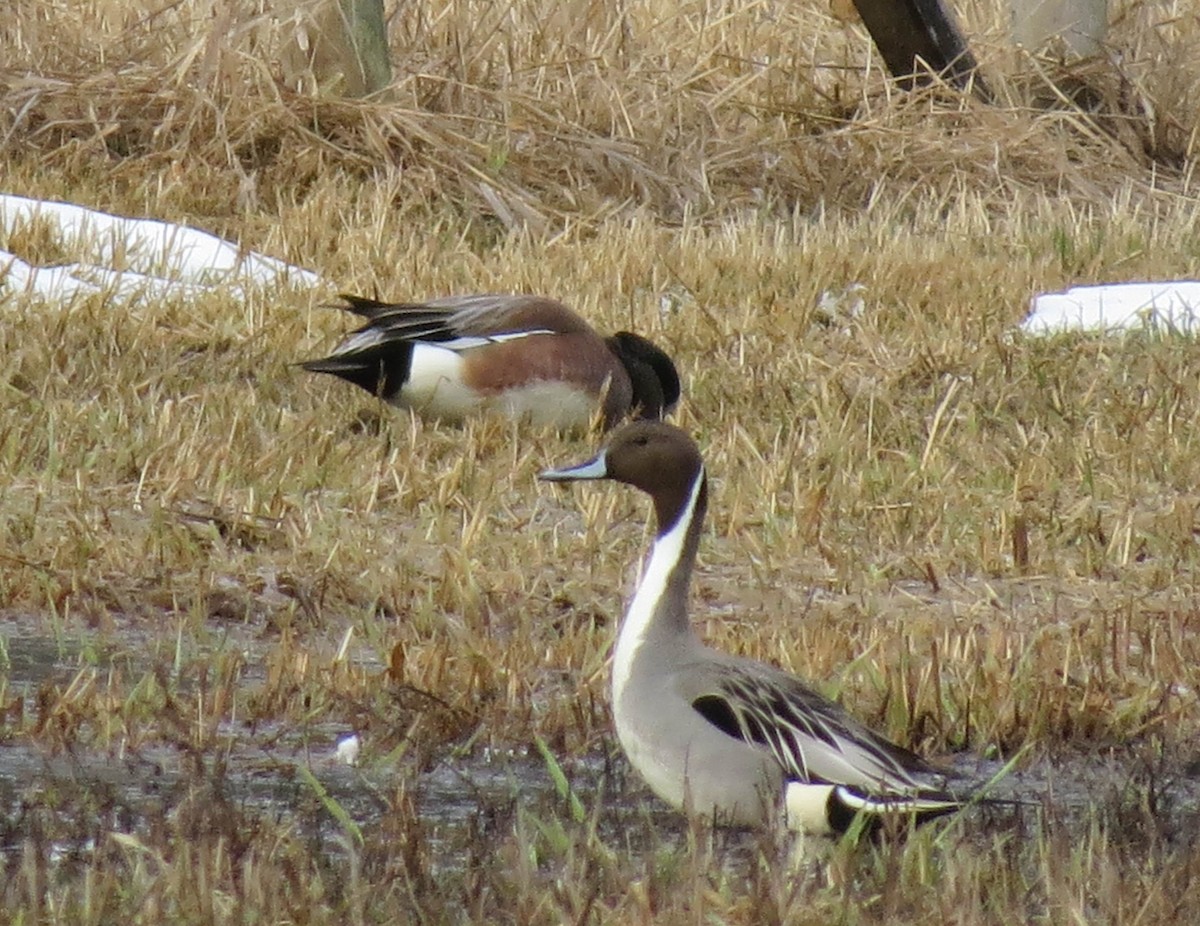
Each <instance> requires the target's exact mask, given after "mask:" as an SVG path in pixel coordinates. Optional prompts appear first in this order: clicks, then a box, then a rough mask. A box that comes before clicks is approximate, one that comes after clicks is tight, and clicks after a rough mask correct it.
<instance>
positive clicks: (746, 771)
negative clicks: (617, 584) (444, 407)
mask: <svg viewBox="0 0 1200 926" xmlns="http://www.w3.org/2000/svg"><path fill="white" fill-rule="evenodd" d="M540 478H541V479H545V480H549V481H553V482H562V481H568V480H581V479H613V480H616V481H617V482H623V483H626V484H627V485H631V486H633V487H634V488H637V489H641V490H642V491H643V492H645V493H647V494H648V495H649V496H650V498H651V500H652V501H653V503H654V512H655V516H656V520H657V537H656V539H655V541H654V547H653V549H652V550H651V552H650V558H649V560H648V562H647V563H646V566H645V570H644V572H643V575H642V579H641V583H640V584H639V585H638V589H637V592H636V593H635V594H634V596H633V601H632V602H631V603H630V605H629V610H628V611H627V612H626V614H625V619H624V621H623V622H622V624H621V629H620V632H619V634H618V636H617V644H616V649H615V651H614V653H613V666H612V704H613V716H614V720H615V722H616V728H617V738H618V739H619V740H620V742H621V746H622V748H623V749H624V750H625V753H626V755H628V756H629V761H630V762H631V763H632V764H633V767H634V768H635V769H637V771H638V772H639V773H640V774H641V775H642V777H643V778H645V779H646V781H647V783H648V784H649V785H650V787H651V789H652V790H653V791H654V792H655V793H656V794H657V795H658V796H659V797H661V798H662V799H663V800H665V801H666V802H667V803H669V804H671V805H672V806H674V807H676V808H681V809H687V810H690V811H691V812H693V813H695V814H699V815H701V816H704V817H709V818H710V819H716V820H717V821H718V822H721V823H724V824H728V825H735V826H758V825H763V824H766V823H769V822H771V821H776V820H782V822H783V823H785V824H786V826H787V827H788V828H789V829H793V830H800V831H803V832H806V833H809V834H822V835H832V834H836V833H840V832H843V831H845V829H846V828H847V827H848V826H849V825H850V823H851V821H852V820H854V818H855V817H856V816H858V815H859V814H862V815H865V816H866V817H867V822H868V823H876V824H877V823H878V822H879V821H881V820H883V819H884V818H887V817H915V818H916V819H917V820H924V819H928V818H932V817H937V816H940V815H942V814H946V813H950V812H952V811H954V810H957V809H959V808H960V807H961V806H963V804H964V803H966V802H967V801H969V800H971V799H972V795H971V794H970V793H956V792H953V791H950V790H948V789H947V780H946V777H945V776H944V775H941V774H939V773H937V772H936V771H935V770H934V768H933V767H932V766H930V765H929V764H928V763H927V762H926V761H925V760H924V759H922V758H921V757H920V756H918V755H916V754H915V753H912V752H910V751H909V750H907V749H904V748H903V747H901V746H898V745H896V744H894V743H891V742H889V741H888V740H886V739H884V738H883V737H881V736H880V735H879V734H877V733H874V732H873V731H871V730H869V729H867V728H866V727H864V726H862V725H861V724H859V723H858V722H856V721H855V720H854V719H853V718H852V717H851V716H850V715H849V714H848V713H846V711H845V710H844V709H843V708H841V707H840V706H838V705H837V704H835V703H833V702H832V701H830V700H829V699H827V698H825V697H823V696H822V695H820V694H819V693H818V692H816V691H814V690H813V689H812V688H810V687H809V686H808V685H807V684H805V683H804V682H802V681H801V680H800V679H798V678H796V677H795V676H793V675H789V674H788V673H786V672H783V671H782V670H780V669H777V668H775V667H773V666H770V665H767V664H765V663H761V662H756V661H754V660H751V659H746V658H743V657H740V656H731V655H728V654H726V653H721V652H718V651H717V650H714V649H711V648H709V647H707V646H705V645H704V644H703V643H702V642H701V641H700V640H699V639H698V638H697V636H696V634H695V633H694V632H693V631H692V627H691V624H690V622H689V620H688V611H687V595H688V585H689V583H690V581H691V575H692V567H693V565H694V563H695V560H696V549H697V547H698V545H699V543H700V530H701V527H702V525H703V522H704V513H705V508H706V506H707V500H708V488H707V485H708V484H707V480H706V477H705V474H704V463H703V461H702V460H701V457H700V451H699V450H698V449H697V447H696V444H695V443H694V442H693V441H692V439H691V438H690V437H688V436H687V435H686V434H685V433H684V432H683V431H681V430H680V429H679V428H676V427H673V426H671V425H669V424H664V423H661V422H633V423H630V424H627V425H625V426H624V427H622V428H621V429H620V430H618V431H616V432H615V433H614V434H613V435H612V437H611V439H610V440H609V441H608V444H607V446H605V447H604V449H603V450H601V451H600V453H599V455H598V456H596V457H595V458H594V459H592V460H589V461H588V462H586V463H581V464H579V465H578V466H573V467H569V468H566V469H552V470H548V471H546V472H544V473H542V474H541V476H540Z"/></svg>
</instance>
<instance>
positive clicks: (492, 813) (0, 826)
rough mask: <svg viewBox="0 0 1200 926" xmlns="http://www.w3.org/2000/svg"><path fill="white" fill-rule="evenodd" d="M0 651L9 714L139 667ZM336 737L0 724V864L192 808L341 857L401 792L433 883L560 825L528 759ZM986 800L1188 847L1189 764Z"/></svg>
mask: <svg viewBox="0 0 1200 926" xmlns="http://www.w3.org/2000/svg"><path fill="white" fill-rule="evenodd" d="M29 623H30V624H33V625H34V626H38V625H37V624H36V623H34V622H29ZM0 639H2V640H3V641H4V644H5V646H4V650H3V652H2V653H0V679H4V680H5V682H6V685H7V691H6V697H7V702H8V705H9V711H10V713H11V712H12V710H13V708H14V706H15V705H16V703H17V701H18V699H23V700H24V708H25V710H26V712H30V711H32V710H33V709H34V699H35V698H36V694H37V692H38V690H39V688H40V687H41V686H43V685H44V684H45V683H48V682H49V683H54V684H56V685H58V686H59V687H65V686H66V685H68V684H69V683H70V681H71V679H73V678H74V677H75V676H76V674H77V673H78V672H79V667H80V665H81V659H82V660H83V662H84V663H86V664H90V665H92V666H96V667H99V668H105V667H106V666H107V665H113V664H123V665H124V667H125V668H127V669H129V670H130V671H131V672H135V671H139V665H138V664H139V662H142V663H143V664H142V665H140V671H142V672H144V671H145V670H146V668H147V666H146V665H145V664H144V656H142V655H139V653H141V654H144V653H145V652H146V651H147V649H146V648H145V647H144V646H142V645H141V643H142V642H143V641H139V640H137V639H136V638H131V639H129V640H125V641H123V643H124V644H126V649H125V650H124V651H122V652H121V654H119V655H115V656H114V655H111V653H112V650H111V647H110V648H109V649H108V650H107V652H109V653H110V655H100V656H97V655H96V654H95V652H93V651H92V647H91V643H90V642H89V641H88V640H87V639H86V638H80V637H78V636H76V637H74V638H70V639H67V638H54V637H51V636H46V635H37V634H31V633H29V632H27V631H26V630H25V629H24V627H23V626H22V624H21V623H0ZM258 647H259V648H260V649H261V644H258ZM250 661H251V663H253V662H254V659H251V660H250ZM251 674H252V673H251ZM349 732H351V731H349V730H348V729H347V728H345V727H340V726H337V725H310V726H309V727H307V728H306V729H305V730H304V731H302V732H292V731H287V730H283V729H280V728H278V727H277V726H272V725H259V726H257V727H256V728H254V729H252V730H247V729H245V728H239V729H238V730H237V731H229V733H230V735H229V737H228V738H227V741H228V742H229V743H231V744H232V745H231V746H229V747H228V749H227V751H224V752H222V753H221V754H220V755H190V754H189V753H188V751H187V750H186V749H183V748H173V747H170V746H154V747H150V748H141V749H139V750H137V751H136V753H134V752H128V753H125V754H122V753H120V752H119V751H117V752H111V751H88V750H80V749H73V750H61V749H60V750H55V751H49V750H48V749H47V748H46V747H45V746H44V745H42V744H41V743H39V742H35V741H34V740H33V739H31V738H30V737H28V736H13V735H12V730H11V728H10V727H6V726H4V725H2V724H0V852H3V853H15V852H19V851H21V847H22V845H23V844H24V840H25V838H26V836H27V835H28V832H29V830H30V828H31V827H35V826H36V827H40V828H42V829H43V830H45V831H46V832H47V833H48V834H52V835H51V836H49V837H48V838H49V839H50V842H51V853H52V855H53V856H55V857H62V858H67V859H69V858H76V859H79V858H81V857H83V856H85V855H86V854H87V852H89V851H90V850H91V848H92V847H93V846H94V844H95V840H96V839H97V838H98V837H99V836H100V835H103V834H105V833H111V832H122V833H137V832H139V831H144V830H145V829H146V828H148V827H152V826H154V825H155V824H156V823H159V822H161V821H164V820H167V819H169V818H177V817H178V816H179V815H180V814H184V813H188V812H192V811H190V810H189V808H192V810H194V809H195V808H196V807H197V806H203V807H204V808H205V810H206V812H209V813H211V811H212V810H213V808H214V807H228V808H230V810H231V813H232V814H233V816H235V817H236V819H238V820H245V819H252V818H255V817H256V816H257V817H260V818H267V819H271V820H274V821H291V822H292V823H293V825H294V826H295V827H296V828H297V829H298V830H299V831H300V832H301V833H303V834H305V835H306V836H307V837H308V838H310V839H311V840H314V841H316V842H319V843H320V844H321V845H322V846H324V847H327V849H328V851H329V852H331V853H340V852H342V851H343V850H344V848H345V846H346V845H347V842H346V840H345V838H344V836H345V833H344V824H343V823H340V822H339V821H338V819H337V814H336V813H332V812H330V810H329V808H330V806H331V803H335V804H336V805H337V806H339V807H340V808H342V809H343V810H344V811H345V813H346V814H347V815H348V816H349V818H350V819H352V820H353V821H354V822H355V823H356V824H357V826H358V827H360V828H361V829H362V830H363V831H367V830H369V829H370V828H372V827H376V826H379V825H381V824H382V823H383V822H384V820H385V817H386V816H387V815H388V814H389V813H391V814H394V813H395V806H396V805H395V802H394V796H395V795H396V793H397V790H398V789H400V788H402V789H403V791H404V793H405V794H406V795H407V797H408V799H409V800H410V801H411V802H412V804H411V806H412V807H414V808H415V809H416V812H417V814H418V815H419V818H420V824H421V828H422V832H423V838H424V840H425V842H426V845H427V846H428V848H429V850H430V852H431V854H432V856H433V859H434V862H433V864H434V868H435V871H436V870H437V869H439V868H440V869H443V870H445V869H454V868H456V867H460V866H463V865H465V864H467V860H468V857H469V854H470V851H471V842H472V839H474V838H475V836H476V835H477V834H478V832H479V831H480V830H481V829H487V828H488V827H489V826H492V827H495V826H496V821H497V820H500V821H503V822H502V824H501V825H504V826H511V823H512V821H513V820H514V819H515V815H516V811H517V808H521V809H525V810H528V811H530V812H532V813H534V814H537V815H539V816H542V817H543V818H547V819H553V818H555V817H556V816H560V817H561V816H563V815H564V813H565V811H564V809H563V808H564V804H563V801H562V800H561V798H560V797H559V796H558V795H557V794H556V792H555V787H554V784H553V781H552V780H551V776H550V775H549V774H548V772H547V768H546V765H545V763H544V761H543V760H542V759H541V758H540V757H538V756H537V754H536V753H534V752H532V751H530V750H528V749H526V748H523V747H517V748H514V749H511V750H499V751H497V750H494V749H489V750H485V749H476V750H474V751H472V752H471V753H470V754H468V755H460V756H453V757H448V758H446V759H444V760H443V761H441V762H440V763H438V764H437V765H435V766H434V767H432V768H428V769H424V770H420V771H417V770H414V769H412V768H408V767H406V768H396V767H391V768H381V767H379V764H376V765H373V766H371V767H368V768H357V767H352V766H350V765H347V764H345V763H344V762H342V761H341V760H340V759H339V758H338V756H337V744H338V741H339V738H341V737H343V736H344V735H346V734H348V733H349ZM1143 753H1144V750H1143ZM1198 754H1200V753H1198ZM560 759H561V761H562V763H563V769H564V772H565V773H566V775H567V777H568V779H569V780H570V782H571V785H572V788H573V789H574V790H575V792H576V793H577V794H578V795H579V797H580V799H581V800H582V802H583V804H584V806H585V807H587V808H589V809H590V808H591V807H593V806H594V805H595V804H596V802H597V801H602V802H603V803H602V806H603V807H604V812H603V814H602V816H601V824H602V828H603V829H605V830H607V831H608V833H609V834H619V835H618V838H619V839H620V841H621V842H623V843H630V844H631V845H632V843H634V842H636V841H637V840H638V839H639V837H638V836H636V835H630V834H631V833H636V832H640V833H642V836H641V837H640V838H641V839H643V840H646V841H651V840H659V841H661V840H664V839H665V840H668V841H674V840H678V839H680V838H682V837H681V834H682V831H683V825H682V822H681V820H680V819H679V817H678V815H676V814H674V813H673V812H671V811H670V810H668V809H667V808H665V807H664V806H663V805H661V803H660V802H658V801H657V800H655V799H654V798H653V796H652V795H650V793H649V792H648V791H647V790H646V789H645V787H644V786H643V785H642V784H641V783H640V782H639V781H638V780H637V778H636V776H635V775H633V774H631V773H629V771H628V767H627V765H626V764H625V762H624V760H623V759H622V758H621V757H620V756H619V755H617V754H616V753H615V750H613V751H610V752H607V753H600V754H596V755H589V756H582V757H560ZM302 769H306V770H308V771H311V775H312V778H309V777H308V776H307V775H306V774H305V773H304V771H302ZM956 770H957V771H959V772H960V773H962V774H964V775H965V776H968V777H969V778H970V779H974V780H980V781H982V780H987V779H989V778H991V777H992V776H994V775H996V774H997V773H998V772H999V770H1000V768H999V765H998V763H989V762H985V761H981V760H976V759H972V758H961V759H960V760H959V761H958V768H957V769H956ZM313 779H315V780H316V781H318V782H319V785H314V783H313ZM320 789H323V790H324V792H325V796H324V797H322V796H321V795H320V794H319V793H318V791H319V790H320ZM991 793H992V794H993V795H994V796H998V797H1007V798H1015V799H1019V800H1022V801H1028V802H1031V803H1032V804H1033V805H1034V806H1027V807H1025V808H1023V809H1021V810H1018V811H1011V810H1009V811H1004V812H1000V816H1001V817H1004V815H1005V814H1007V817H1008V820H1009V821H1010V822H1011V819H1012V817H1013V816H1014V814H1015V815H1017V816H1022V817H1024V818H1025V819H1026V822H1028V820H1029V818H1030V817H1033V818H1038V819H1040V818H1041V815H1048V816H1050V817H1052V818H1054V819H1055V820H1057V821H1059V822H1062V823H1065V825H1067V826H1071V827H1076V826H1078V827H1082V826H1086V825H1088V824H1089V823H1090V822H1091V821H1093V820H1094V819H1096V818H1097V816H1099V817H1100V818H1101V819H1103V820H1105V821H1106V822H1108V823H1109V824H1110V825H1111V826H1113V827H1115V828H1116V829H1120V828H1121V827H1123V826H1126V825H1133V826H1136V825H1141V824H1139V823H1138V822H1137V821H1138V820H1139V819H1142V818H1143V817H1144V816H1145V815H1146V814H1147V813H1150V812H1152V813H1153V814H1155V815H1156V816H1157V818H1158V819H1159V821H1160V832H1161V834H1162V835H1164V836H1166V837H1167V838H1169V839H1179V840H1184V841H1186V842H1188V843H1193V842H1194V841H1195V840H1196V839H1197V835H1196V834H1197V833H1200V762H1198V761H1196V757H1195V756H1192V757H1191V758H1190V759H1189V758H1188V757H1187V756H1183V757H1168V758H1156V759H1153V760H1148V759H1146V758H1145V756H1144V754H1136V753H1116V752H1107V753H1104V754H1096V755H1086V756H1085V755H1074V756H1070V757H1066V758H1059V759H1057V760H1054V761H1051V760H1048V759H1040V760H1037V761H1033V762H1030V763H1025V764H1023V767H1022V769H1021V770H1020V771H1019V772H1016V773H1012V774H1010V775H1008V776H1007V777H1005V778H1004V779H1003V780H1002V781H1001V782H1000V783H998V784H997V785H996V786H995V788H994V790H993V791H992V792H991ZM1130 821H1132V822H1130ZM631 823H637V826H631V825H630V824H631ZM983 825H985V826H986V825H987V824H986V822H985V824H983Z"/></svg>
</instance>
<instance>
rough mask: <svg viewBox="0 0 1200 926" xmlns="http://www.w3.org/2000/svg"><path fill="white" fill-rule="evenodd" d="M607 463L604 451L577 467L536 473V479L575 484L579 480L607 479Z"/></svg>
mask: <svg viewBox="0 0 1200 926" xmlns="http://www.w3.org/2000/svg"><path fill="white" fill-rule="evenodd" d="M607 478H608V461H607V459H606V458H605V453H604V451H601V452H600V453H599V454H598V455H596V456H595V457H593V458H592V459H590V460H588V461H587V462H586V463H580V464H579V465H578V466H568V467H566V468H564V469H548V470H545V471H544V472H541V473H538V479H542V480H544V481H546V482H575V481H577V480H581V479H607Z"/></svg>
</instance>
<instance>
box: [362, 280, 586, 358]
mask: <svg viewBox="0 0 1200 926" xmlns="http://www.w3.org/2000/svg"><path fill="white" fill-rule="evenodd" d="M342 299H344V300H345V304H344V305H343V306H342V308H344V309H346V310H347V311H349V312H353V313H354V314H355V315H358V316H360V317H362V318H365V319H367V320H368V321H367V324H365V325H363V326H362V327H361V328H359V329H358V330H357V331H354V332H353V333H352V334H351V335H350V336H349V337H348V338H347V341H351V340H354V339H355V336H356V335H360V334H362V335H366V337H363V338H358V339H357V340H358V341H359V342H360V343H362V344H364V345H371V344H378V343H381V342H385V341H429V342H433V343H437V344H440V345H441V346H443V347H447V348H449V349H451V350H466V349H468V348H470V347H477V346H480V345H482V344H488V343H495V342H497V341H507V340H512V339H513V338H520V337H528V336H529V335H532V334H566V333H573V332H577V331H580V330H589V329H588V328H587V326H586V324H584V323H583V322H582V320H581V319H579V317H578V316H576V315H575V313H573V312H571V310H570V309H568V308H566V306H564V305H562V304H561V303H559V302H556V301H554V300H553V299H546V298H544V297H541V296H530V295H502V294H480V295H470V296H446V297H443V298H440V299H431V300H430V301H429V302H420V303H416V302H397V303H387V302H380V301H379V300H376V299H366V298H363V297H360V296H350V295H343V296H342Z"/></svg>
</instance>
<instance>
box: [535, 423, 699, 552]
mask: <svg viewBox="0 0 1200 926" xmlns="http://www.w3.org/2000/svg"><path fill="white" fill-rule="evenodd" d="M538 478H539V479H545V480H547V481H549V482H569V481H575V480H589V479H613V480H615V481H617V482H623V483H625V484H626V485H631V486H633V487H634V488H637V489H641V490H642V491H643V492H645V493H646V494H648V495H649V496H650V497H651V498H652V499H653V500H654V511H655V514H656V515H657V517H658V533H659V534H665V533H666V532H667V531H669V530H670V529H671V528H672V527H673V526H674V525H675V522H676V521H677V520H678V518H679V516H680V515H681V514H682V513H683V511H684V509H685V508H686V507H687V502H688V499H689V497H690V496H691V494H692V489H693V486H694V485H695V483H696V480H697V479H701V480H703V479H704V461H703V459H702V458H701V457H700V450H699V448H698V447H697V446H696V442H695V441H693V440H692V439H691V438H690V437H688V435H687V434H686V433H685V432H684V431H682V430H681V429H679V428H677V427H675V426H674V425H670V424H666V423H664V422H661V421H634V422H631V423H629V424H627V425H625V426H623V427H621V428H618V429H617V430H616V431H614V432H613V434H612V436H611V437H610V438H609V439H608V441H607V442H606V443H605V444H604V447H603V448H602V449H601V451H600V452H599V453H598V454H597V455H596V456H595V457H593V458H592V459H590V460H588V461H587V462H585V463H580V464H579V465H577V466H570V467H566V468H564V469H550V470H546V471H545V472H543V473H541V474H540V475H539V476H538ZM704 497H705V490H704V488H703V487H702V488H701V491H700V498H699V500H698V503H697V508H698V510H697V512H696V514H697V515H699V516H700V517H703V505H704Z"/></svg>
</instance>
